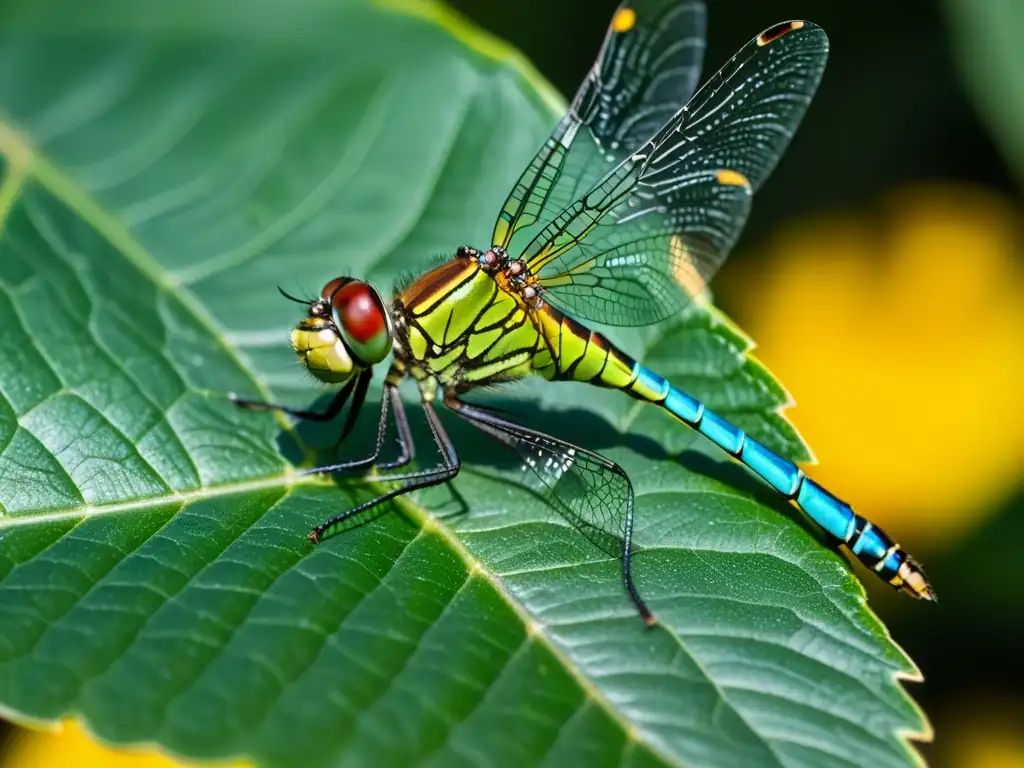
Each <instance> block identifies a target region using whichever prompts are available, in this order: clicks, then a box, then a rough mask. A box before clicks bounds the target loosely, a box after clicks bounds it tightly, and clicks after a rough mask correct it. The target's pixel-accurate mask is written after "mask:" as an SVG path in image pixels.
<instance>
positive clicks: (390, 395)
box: [303, 384, 416, 474]
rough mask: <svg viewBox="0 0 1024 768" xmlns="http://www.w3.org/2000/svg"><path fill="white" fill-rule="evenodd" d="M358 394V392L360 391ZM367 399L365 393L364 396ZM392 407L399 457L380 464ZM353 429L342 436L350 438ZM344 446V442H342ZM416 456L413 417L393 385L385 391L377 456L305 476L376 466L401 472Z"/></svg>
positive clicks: (376, 446)
mask: <svg viewBox="0 0 1024 768" xmlns="http://www.w3.org/2000/svg"><path fill="white" fill-rule="evenodd" d="M357 395H358V391H357ZM363 396H364V397H365V393H364V395H363ZM389 403H390V405H391V410H392V411H393V412H394V418H395V431H396V432H397V433H398V446H399V451H400V453H399V455H398V458H397V459H393V460H392V461H382V462H379V463H378V462H377V458H378V457H379V456H380V452H381V449H382V448H383V447H384V442H385V440H386V438H387V430H388V404H389ZM353 408H355V402H353ZM349 420H350V421H352V422H353V423H354V422H355V419H354V418H352V417H351V416H350V419H349ZM349 429H351V428H350V427H349V425H348V424H346V431H344V432H343V434H342V439H344V438H345V436H347V430H349ZM338 443H339V444H340V443H341V440H339V441H338ZM415 456H416V444H415V443H414V442H413V439H412V430H411V429H409V417H408V416H406V413H405V405H404V404H403V403H402V396H401V394H400V393H399V392H398V387H396V386H394V385H393V384H385V385H384V392H383V394H382V395H381V399H380V419H379V421H378V422H377V442H376V444H375V445H374V448H373V453H371V454H370V455H369V456H367V457H366V458H363V459H356V460H355V461H346V462H342V463H340V464H330V465H328V466H325V467H317V468H315V469H310V470H307V471H306V472H304V473H303V474H310V473H318V474H319V473H321V472H331V473H334V472H345V471H349V470H353V469H362V468H364V467H370V466H372V467H374V468H375V469H397V468H398V467H404V466H405V465H406V464H408V463H409V462H410V461H412V460H413V458H414V457H415Z"/></svg>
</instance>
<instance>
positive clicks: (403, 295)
mask: <svg viewBox="0 0 1024 768" xmlns="http://www.w3.org/2000/svg"><path fill="white" fill-rule="evenodd" d="M392 313H393V317H394V321H395V359H396V361H397V363H398V365H399V366H400V367H401V368H402V369H403V370H404V371H405V372H407V373H409V374H410V375H411V376H413V377H414V378H416V379H418V380H423V379H428V378H435V379H437V381H438V382H439V383H440V384H441V385H442V387H450V388H454V389H455V390H457V391H465V390H467V389H471V388H473V387H477V386H482V385H485V384H486V385H490V384H496V383H500V382H506V381H513V380H515V379H520V378H523V377H524V376H527V375H529V374H531V373H540V374H541V375H542V376H544V377H545V378H547V379H551V380H563V381H565V380H571V381H587V382H591V383H594V384H597V385H599V386H611V387H625V386H627V385H628V384H629V383H630V382H631V380H632V378H633V361H632V360H631V359H630V358H628V357H627V356H625V355H622V354H621V353H619V352H618V351H617V350H616V349H615V348H614V347H613V346H612V345H611V344H609V343H608V341H607V340H606V339H605V338H604V337H603V336H601V335H600V334H597V333H593V332H591V331H590V330H589V329H588V328H586V327H584V326H582V325H581V324H579V323H577V322H576V321H574V320H572V319H571V318H569V317H567V316H566V315H564V314H563V313H562V312H560V311H558V310H557V309H555V308H554V307H551V306H550V305H548V304H546V303H545V302H543V300H539V299H534V300H532V301H531V300H529V299H528V298H524V296H523V292H522V290H521V288H519V287H517V285H516V284H515V283H514V282H513V281H510V280H509V279H508V277H507V275H506V274H505V273H503V272H500V271H499V272H497V273H494V272H492V271H488V270H486V269H485V268H483V267H482V266H481V265H480V264H479V263H478V261H476V260H475V259H467V258H458V257H457V258H454V259H452V260H450V261H447V262H445V263H444V264H442V265H440V266H439V267H436V268H435V269H433V270H431V271H430V272H427V273H426V274H424V275H423V276H422V277H420V278H419V279H418V280H416V282H414V283H413V284H411V285H409V286H408V287H406V288H404V289H403V290H401V291H399V292H398V295H397V296H396V298H395V302H394V305H393V310H392Z"/></svg>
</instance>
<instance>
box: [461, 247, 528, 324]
mask: <svg viewBox="0 0 1024 768" xmlns="http://www.w3.org/2000/svg"><path fill="white" fill-rule="evenodd" d="M455 255H456V257H457V258H462V259H472V260H473V261H476V262H477V263H478V264H479V265H480V267H481V268H482V269H483V271H484V272H486V273H487V274H489V275H493V276H499V275H500V276H501V277H503V278H504V283H505V286H504V287H507V288H508V289H509V290H512V291H514V292H516V293H518V294H519V295H520V296H522V297H523V299H525V300H526V302H527V303H528V304H530V305H531V306H533V307H534V308H536V305H537V303H538V302H539V300H540V293H541V290H540V285H539V284H538V282H537V278H536V277H535V276H534V275H533V273H531V272H530V268H529V266H527V264H526V262H525V261H523V260H522V259H511V258H509V255H508V251H507V250H506V249H505V248H503V247H502V246H500V245H494V246H491V247H490V248H488V249H487V250H486V251H479V250H477V249H476V248H472V247H470V246H468V245H463V246H460V247H459V248H458V250H457V251H456V252H455Z"/></svg>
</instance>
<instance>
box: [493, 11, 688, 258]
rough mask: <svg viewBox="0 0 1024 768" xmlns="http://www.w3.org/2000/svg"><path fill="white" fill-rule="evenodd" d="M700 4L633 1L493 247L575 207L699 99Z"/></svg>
mask: <svg viewBox="0 0 1024 768" xmlns="http://www.w3.org/2000/svg"><path fill="white" fill-rule="evenodd" d="M705 28H706V22H705V11H704V4H703V2H699V1H698V0H626V2H623V3H622V4H621V5H620V6H619V9H618V11H617V12H616V13H615V16H614V17H613V18H612V22H611V24H610V25H609V27H608V32H607V34H606V36H605V39H604V43H603V45H602V46H601V51H600V53H599V54H598V56H597V60H596V61H595V62H594V65H593V66H592V67H591V69H590V71H589V72H588V73H587V76H586V78H585V79H584V81H583V83H582V85H581V86H580V89H579V91H578V92H577V94H576V98H575V99H573V102H572V105H571V106H570V108H569V111H568V113H567V114H566V115H565V117H563V118H562V120H561V121H560V122H559V123H558V125H557V127H556V128H555V130H554V132H553V133H552V134H551V136H550V137H549V138H548V140H547V141H546V142H545V143H544V146H543V147H541V149H540V151H538V153H537V155H536V156H535V157H534V158H533V161H532V162H531V163H530V165H529V166H527V168H526V170H525V171H523V174H522V176H520V178H519V180H518V181H517V182H516V184H515V186H514V187H513V188H512V191H511V192H510V193H509V196H508V198H507V199H506V201H505V204H504V206H503V207H502V209H501V212H500V213H499V214H498V219H497V221H496V222H495V225H494V233H493V235H492V238H491V241H492V244H493V245H500V246H503V247H505V248H508V247H509V243H510V242H511V241H512V237H513V235H515V233H516V232H518V231H520V230H521V229H523V228H525V227H529V226H530V225H532V224H535V223H537V222H538V221H540V220H541V219H542V218H543V217H544V212H545V210H548V209H550V210H553V211H557V210H559V209H561V208H563V207H565V206H566V205H568V204H569V203H570V202H571V201H572V200H573V199H574V198H575V197H577V196H578V195H579V193H580V191H581V190H585V189H588V188H589V187H590V186H592V185H593V184H594V183H595V182H596V181H597V180H598V179H600V177H601V176H602V175H603V174H604V173H605V171H607V169H608V168H609V167H613V166H614V164H615V163H617V162H618V161H620V160H622V158H624V157H626V156H628V155H629V153H630V152H632V151H633V150H635V149H636V148H637V147H639V146H641V144H643V142H645V141H646V140H647V139H649V138H650V136H651V135H652V134H653V133H654V132H655V131H657V130H658V128H660V127H661V126H662V125H664V124H665V122H666V121H667V120H669V119H670V118H671V117H672V115H673V114H675V113H676V112H677V111H678V110H679V108H680V107H681V106H682V105H683V104H685V103H686V101H687V100H688V99H689V98H690V96H691V95H692V94H693V92H694V90H695V88H696V87H697V82H698V80H699V79H700V67H701V61H702V59H703V56H704V38H705Z"/></svg>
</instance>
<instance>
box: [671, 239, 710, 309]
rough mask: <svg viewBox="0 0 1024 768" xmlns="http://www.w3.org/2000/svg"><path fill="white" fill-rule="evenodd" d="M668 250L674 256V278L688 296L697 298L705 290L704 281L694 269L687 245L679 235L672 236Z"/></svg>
mask: <svg viewBox="0 0 1024 768" xmlns="http://www.w3.org/2000/svg"><path fill="white" fill-rule="evenodd" d="M668 248H669V253H671V254H672V277H674V278H675V279H676V282H677V283H678V284H679V285H680V286H681V287H682V289H683V290H684V291H686V294H687V295H688V296H691V297H696V296H697V295H698V294H699V293H700V292H701V291H702V290H704V280H703V279H702V278H701V276H700V275H699V274H698V273H697V270H696V269H694V268H693V257H692V256H691V255H690V252H689V250H688V249H687V248H686V243H684V242H683V238H681V237H680V236H679V235H672V239H671V240H669V245H668Z"/></svg>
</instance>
